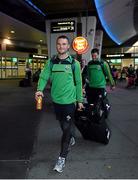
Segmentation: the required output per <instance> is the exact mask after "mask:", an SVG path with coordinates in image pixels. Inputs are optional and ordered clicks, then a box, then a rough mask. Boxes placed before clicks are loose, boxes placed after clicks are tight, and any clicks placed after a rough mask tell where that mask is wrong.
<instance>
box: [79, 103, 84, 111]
mask: <svg viewBox="0 0 138 180" xmlns="http://www.w3.org/2000/svg"><path fill="white" fill-rule="evenodd" d="M82 109H84V106H83V103H78V111H82Z"/></svg>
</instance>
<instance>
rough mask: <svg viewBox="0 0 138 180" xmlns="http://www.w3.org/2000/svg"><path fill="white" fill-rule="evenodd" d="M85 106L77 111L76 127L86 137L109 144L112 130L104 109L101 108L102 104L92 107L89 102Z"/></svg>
mask: <svg viewBox="0 0 138 180" xmlns="http://www.w3.org/2000/svg"><path fill="white" fill-rule="evenodd" d="M84 106H85V109H84V110H83V111H76V113H75V125H76V127H77V128H78V130H79V131H80V133H81V134H82V136H83V138H84V139H86V140H92V141H96V142H100V143H103V144H108V143H109V140H110V135H111V130H110V129H109V127H108V125H107V123H106V121H105V115H104V110H103V109H102V108H101V109H100V106H99V107H94V105H93V106H92V107H91V106H90V105H88V104H85V105H84ZM98 108H99V109H98ZM98 112H99V114H98Z"/></svg>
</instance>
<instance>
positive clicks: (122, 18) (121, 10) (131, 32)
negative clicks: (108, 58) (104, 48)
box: [95, 0, 137, 45]
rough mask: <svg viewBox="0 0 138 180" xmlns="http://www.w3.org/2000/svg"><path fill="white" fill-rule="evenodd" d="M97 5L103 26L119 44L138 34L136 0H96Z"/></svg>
mask: <svg viewBox="0 0 138 180" xmlns="http://www.w3.org/2000/svg"><path fill="white" fill-rule="evenodd" d="M95 5H96V8H97V12H98V15H99V18H100V21H101V23H102V26H103V28H104V29H105V31H106V32H107V34H108V35H109V36H110V37H111V39H112V40H113V41H114V42H116V43H117V44H118V45H120V44H122V43H124V42H125V41H127V40H129V39H130V38H132V37H134V36H135V35H137V31H136V26H135V24H134V11H135V6H136V1H135V0H134V1H132V0H123V1H120V0H114V1H113V0H112V1H111V0H95ZM135 19H136V17H135Z"/></svg>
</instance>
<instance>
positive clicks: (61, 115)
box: [54, 103, 75, 158]
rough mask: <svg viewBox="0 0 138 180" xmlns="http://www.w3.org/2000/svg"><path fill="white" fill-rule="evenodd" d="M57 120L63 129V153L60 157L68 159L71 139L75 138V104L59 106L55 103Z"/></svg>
mask: <svg viewBox="0 0 138 180" xmlns="http://www.w3.org/2000/svg"><path fill="white" fill-rule="evenodd" d="M54 109H55V113H56V119H57V120H58V121H59V123H60V127H61V129H62V132H63V134H62V139H61V152H60V156H61V157H64V158H66V157H67V154H68V151H69V144H70V139H71V137H72V136H75V125H74V113H75V103H72V104H57V103H54Z"/></svg>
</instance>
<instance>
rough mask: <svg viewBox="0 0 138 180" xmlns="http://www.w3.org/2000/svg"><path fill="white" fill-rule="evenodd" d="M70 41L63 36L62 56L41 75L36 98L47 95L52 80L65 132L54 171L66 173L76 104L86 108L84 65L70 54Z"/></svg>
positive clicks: (60, 41)
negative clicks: (82, 69) (45, 89)
mask: <svg viewBox="0 0 138 180" xmlns="http://www.w3.org/2000/svg"><path fill="white" fill-rule="evenodd" d="M69 47H70V44H69V39H68V37H66V36H59V37H58V38H57V41H56V48H57V52H58V55H57V56H56V57H54V58H52V59H51V60H49V61H48V63H47V64H46V65H45V67H44V69H43V71H42V72H41V74H40V78H39V81H38V87H37V92H36V94H35V98H36V99H37V98H38V96H40V95H41V96H43V90H44V88H45V86H46V84H47V81H48V79H49V78H50V79H51V82H52V87H51V97H52V101H53V104H54V109H55V113H56V118H57V119H58V120H59V123H60V126H61V129H62V131H63V135H62V139H61V151H60V155H59V158H58V160H57V163H56V165H55V167H54V170H56V171H58V172H62V171H63V167H65V160H66V157H67V154H68V151H69V149H70V146H71V145H73V144H74V143H75V139H74V128H73V127H74V122H73V119H74V112H75V106H76V103H78V108H79V109H80V110H81V109H82V108H83V104H82V101H83V98H82V78H81V68H80V63H79V62H78V61H77V60H74V59H73V58H72V57H71V56H70V55H69V53H68V51H69Z"/></svg>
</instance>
